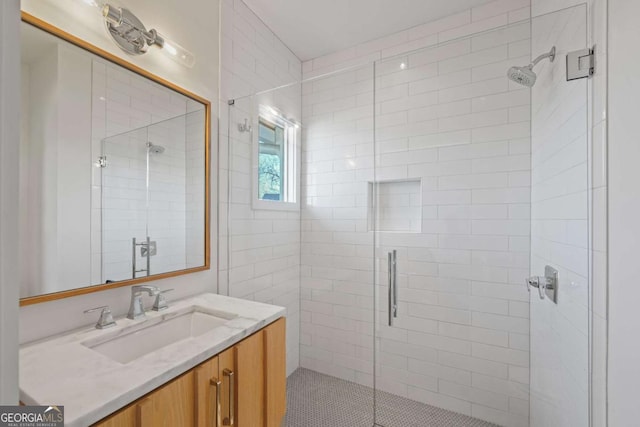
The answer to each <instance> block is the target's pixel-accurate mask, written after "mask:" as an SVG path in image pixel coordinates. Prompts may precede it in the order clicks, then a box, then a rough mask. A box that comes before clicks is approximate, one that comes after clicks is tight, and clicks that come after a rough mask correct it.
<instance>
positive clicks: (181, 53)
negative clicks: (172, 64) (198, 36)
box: [157, 33, 196, 68]
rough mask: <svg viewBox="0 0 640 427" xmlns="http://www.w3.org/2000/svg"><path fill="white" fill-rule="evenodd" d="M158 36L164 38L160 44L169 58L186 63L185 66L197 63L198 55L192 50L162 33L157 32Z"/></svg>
mask: <svg viewBox="0 0 640 427" xmlns="http://www.w3.org/2000/svg"><path fill="white" fill-rule="evenodd" d="M157 35H158V37H159V38H160V39H161V40H162V43H159V46H160V47H161V48H162V52H164V54H165V55H167V56H168V57H169V58H171V59H173V60H174V61H176V62H179V63H180V64H182V65H184V66H185V67H189V68H191V67H193V65H194V64H195V63H196V57H195V56H193V54H192V53H191V52H189V51H188V50H187V49H185V48H183V47H182V46H180V45H179V44H178V43H176V42H174V41H172V40H169V39H168V38H166V37H165V36H163V35H162V34H160V33H157Z"/></svg>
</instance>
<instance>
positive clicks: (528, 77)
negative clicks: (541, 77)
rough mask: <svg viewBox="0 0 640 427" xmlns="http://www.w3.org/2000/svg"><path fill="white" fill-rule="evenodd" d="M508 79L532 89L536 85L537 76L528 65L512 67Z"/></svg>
mask: <svg viewBox="0 0 640 427" xmlns="http://www.w3.org/2000/svg"><path fill="white" fill-rule="evenodd" d="M507 77H509V80H512V81H514V82H516V83H518V84H521V85H522V86H526V87H532V86H533V85H534V84H536V79H537V77H538V76H537V75H536V73H534V72H533V70H532V69H531V68H530V67H529V66H528V65H527V66H526V67H511V68H509V71H508V72H507Z"/></svg>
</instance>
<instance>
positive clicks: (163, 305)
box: [152, 288, 173, 311]
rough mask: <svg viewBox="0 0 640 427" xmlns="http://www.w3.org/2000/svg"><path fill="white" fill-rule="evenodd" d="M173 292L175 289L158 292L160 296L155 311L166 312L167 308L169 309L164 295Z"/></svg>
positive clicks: (157, 298) (154, 304)
mask: <svg viewBox="0 0 640 427" xmlns="http://www.w3.org/2000/svg"><path fill="white" fill-rule="evenodd" d="M172 290H173V288H172V289H165V290H164V291H160V292H158V294H157V295H156V301H155V302H154V303H153V309H152V310H153V311H160V310H166V309H167V308H169V305H168V304H167V300H166V299H165V298H164V294H166V293H167V292H171V291H172Z"/></svg>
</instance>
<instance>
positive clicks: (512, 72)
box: [507, 46, 556, 87]
mask: <svg viewBox="0 0 640 427" xmlns="http://www.w3.org/2000/svg"><path fill="white" fill-rule="evenodd" d="M545 58H549V61H550V62H553V60H554V59H556V47H555V46H554V47H552V48H551V50H550V51H549V52H548V53H543V54H542V55H540V56H538V57H537V58H536V59H534V60H533V61H532V62H531V64H529V65H527V66H524V67H511V68H509V71H507V77H509V80H512V81H514V82H516V83H518V84H521V85H523V86H526V87H532V86H533V85H534V84H536V79H537V78H538V76H537V75H536V73H535V72H534V71H533V67H535V66H536V64H537V63H538V62H540V61H542V60H543V59H545Z"/></svg>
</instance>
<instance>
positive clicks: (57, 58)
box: [20, 45, 94, 297]
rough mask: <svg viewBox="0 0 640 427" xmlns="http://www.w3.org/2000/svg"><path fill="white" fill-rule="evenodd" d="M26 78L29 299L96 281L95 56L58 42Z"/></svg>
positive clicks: (24, 273)
mask: <svg viewBox="0 0 640 427" xmlns="http://www.w3.org/2000/svg"><path fill="white" fill-rule="evenodd" d="M22 80H23V82H24V84H23V87H25V89H26V91H25V93H24V94H23V101H24V104H25V105H26V106H25V107H24V108H23V113H24V114H26V117H25V119H24V120H23V124H24V127H23V128H22V130H21V132H22V133H21V159H20V161H21V171H20V174H21V178H20V198H21V209H24V211H23V212H24V214H21V229H20V233H21V239H20V246H21V250H20V252H21V260H20V264H21V280H20V290H21V297H27V296H32V295H38V294H42V293H51V292H58V291H61V290H66V289H68V288H70V287H71V288H73V287H78V286H84V284H86V283H94V282H92V281H91V243H90V242H91V241H90V232H91V227H90V209H91V188H90V186H87V183H89V182H90V179H91V168H90V166H89V167H88V166H87V165H90V164H91V144H87V141H89V140H90V135H91V108H90V107H89V105H90V102H91V60H90V59H89V58H87V57H86V56H84V55H83V52H81V51H79V50H77V49H73V48H69V47H67V46H60V45H54V46H51V47H50V48H49V49H48V50H47V51H46V53H45V54H43V55H40V56H39V57H38V58H37V60H35V61H32V62H31V63H29V64H25V63H23V64H22ZM61 93H66V94H67V95H69V94H71V95H72V96H66V97H61V96H60V94H61ZM27 106H28V107H27Z"/></svg>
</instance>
